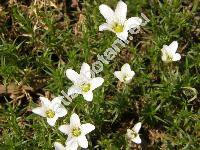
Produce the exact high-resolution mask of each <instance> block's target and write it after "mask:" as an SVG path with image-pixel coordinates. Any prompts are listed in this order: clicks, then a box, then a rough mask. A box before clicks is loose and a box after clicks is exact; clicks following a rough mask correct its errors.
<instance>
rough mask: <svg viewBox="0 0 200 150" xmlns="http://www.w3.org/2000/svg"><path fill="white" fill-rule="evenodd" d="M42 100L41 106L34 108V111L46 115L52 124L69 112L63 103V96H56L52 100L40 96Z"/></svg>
mask: <svg viewBox="0 0 200 150" xmlns="http://www.w3.org/2000/svg"><path fill="white" fill-rule="evenodd" d="M40 100H41V107H37V108H34V109H32V112H33V113H35V114H38V115H40V116H42V117H46V118H47V122H48V124H49V125H50V126H54V125H55V123H56V120H57V119H58V118H59V117H63V116H65V115H66V114H67V110H66V109H65V107H64V106H63V105H62V104H61V101H62V97H56V98H54V99H53V100H52V101H50V100H48V99H47V98H45V97H40Z"/></svg>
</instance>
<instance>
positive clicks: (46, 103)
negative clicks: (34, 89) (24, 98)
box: [39, 97, 51, 107]
mask: <svg viewBox="0 0 200 150" xmlns="http://www.w3.org/2000/svg"><path fill="white" fill-rule="evenodd" d="M39 99H40V100H41V102H42V106H45V107H50V105H51V101H50V100H49V99H48V98H46V97H40V98H39Z"/></svg>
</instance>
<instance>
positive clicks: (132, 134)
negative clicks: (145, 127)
mask: <svg viewBox="0 0 200 150" xmlns="http://www.w3.org/2000/svg"><path fill="white" fill-rule="evenodd" d="M140 128H141V122H138V123H137V124H135V126H134V127H133V128H132V130H131V129H127V133H126V136H127V138H128V139H129V140H131V141H133V142H135V143H137V144H140V143H141V139H140V136H139V134H138V132H139V130H140Z"/></svg>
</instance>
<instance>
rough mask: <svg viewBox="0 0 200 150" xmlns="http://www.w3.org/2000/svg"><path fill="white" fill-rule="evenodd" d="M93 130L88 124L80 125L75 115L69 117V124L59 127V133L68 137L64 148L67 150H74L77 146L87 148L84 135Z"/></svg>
mask: <svg viewBox="0 0 200 150" xmlns="http://www.w3.org/2000/svg"><path fill="white" fill-rule="evenodd" d="M94 129H95V126H94V125H92V124H90V123H86V124H81V123H80V119H79V116H78V115H77V114H75V113H74V114H72V115H71V117H70V124H67V125H61V126H60V127H59V130H60V131H61V132H63V133H64V134H67V135H68V138H67V141H66V147H65V148H66V149H67V150H76V149H77V148H78V146H80V147H82V148H87V147H88V141H87V139H86V134H88V133H89V132H91V131H93V130H94Z"/></svg>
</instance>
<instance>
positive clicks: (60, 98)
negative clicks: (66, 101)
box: [51, 96, 63, 105]
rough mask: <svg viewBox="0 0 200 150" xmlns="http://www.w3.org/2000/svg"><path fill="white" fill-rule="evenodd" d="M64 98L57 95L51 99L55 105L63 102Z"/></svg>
mask: <svg viewBox="0 0 200 150" xmlns="http://www.w3.org/2000/svg"><path fill="white" fill-rule="evenodd" d="M62 100H63V97H62V96H59V97H55V98H54V99H53V100H52V101H51V105H54V104H61V102H62Z"/></svg>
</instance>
